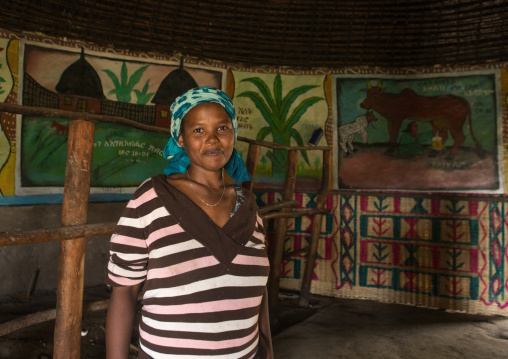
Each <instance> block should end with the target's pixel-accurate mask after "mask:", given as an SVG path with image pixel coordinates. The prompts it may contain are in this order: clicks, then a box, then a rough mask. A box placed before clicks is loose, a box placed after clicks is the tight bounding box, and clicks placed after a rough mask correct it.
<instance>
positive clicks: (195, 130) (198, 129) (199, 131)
mask: <svg viewBox="0 0 508 359" xmlns="http://www.w3.org/2000/svg"><path fill="white" fill-rule="evenodd" d="M192 132H197V133H201V132H203V129H202V128H195V129H194V130H193V131H192Z"/></svg>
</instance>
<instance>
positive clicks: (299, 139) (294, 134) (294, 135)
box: [291, 128, 310, 166]
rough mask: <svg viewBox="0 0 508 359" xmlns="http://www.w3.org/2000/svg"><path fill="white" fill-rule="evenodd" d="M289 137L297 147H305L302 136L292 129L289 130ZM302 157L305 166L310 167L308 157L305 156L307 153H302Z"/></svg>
mask: <svg viewBox="0 0 508 359" xmlns="http://www.w3.org/2000/svg"><path fill="white" fill-rule="evenodd" d="M291 137H292V138H294V139H295V141H296V143H297V144H298V146H305V144H304V143H303V139H302V136H301V135H300V133H299V132H298V131H297V130H295V129H294V128H292V129H291ZM302 157H303V159H304V160H305V162H307V164H308V165H309V166H310V162H309V157H308V156H307V151H302Z"/></svg>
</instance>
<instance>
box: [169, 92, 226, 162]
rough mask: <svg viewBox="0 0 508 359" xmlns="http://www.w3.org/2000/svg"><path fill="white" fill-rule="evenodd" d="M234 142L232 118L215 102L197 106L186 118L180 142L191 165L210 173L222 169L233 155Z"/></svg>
mask: <svg viewBox="0 0 508 359" xmlns="http://www.w3.org/2000/svg"><path fill="white" fill-rule="evenodd" d="M234 141H235V136H234V130H233V124H232V123H231V118H230V117H229V115H228V113H227V112H226V110H224V108H223V107H222V106H221V105H219V104H218V103H215V102H205V103H202V104H200V105H197V106H196V107H194V108H193V109H192V110H190V111H189V113H188V114H187V115H185V117H184V120H183V126H182V131H181V133H180V137H179V139H178V143H179V145H180V146H182V147H183V148H185V151H186V152H187V155H188V156H189V159H190V162H191V166H192V165H195V166H198V167H201V168H203V169H206V170H209V171H216V170H220V169H221V168H222V167H224V165H225V164H226V163H227V162H228V160H229V158H230V157H231V154H232V153H233V145H234Z"/></svg>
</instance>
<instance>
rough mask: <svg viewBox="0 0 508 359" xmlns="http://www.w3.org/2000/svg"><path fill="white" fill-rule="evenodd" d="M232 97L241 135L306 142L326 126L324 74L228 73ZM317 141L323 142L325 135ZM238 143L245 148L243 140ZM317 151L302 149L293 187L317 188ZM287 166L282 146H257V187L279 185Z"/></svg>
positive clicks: (289, 142) (297, 143) (284, 142)
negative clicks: (269, 147) (316, 130)
mask: <svg viewBox="0 0 508 359" xmlns="http://www.w3.org/2000/svg"><path fill="white" fill-rule="evenodd" d="M233 76H234V87H235V89H234V94H235V95H234V96H235V97H234V102H235V106H236V108H237V112H238V116H239V117H238V120H239V126H240V128H241V130H240V131H241V135H242V136H245V137H248V138H251V139H257V140H265V141H270V142H275V143H278V144H281V145H284V146H291V145H292V146H307V144H308V141H309V139H310V137H311V135H312V132H313V131H314V130H315V129H317V128H319V127H321V128H324V127H325V123H326V119H327V118H328V104H327V101H326V100H327V99H326V96H325V86H324V82H325V76H324V75H323V76H291V75H280V74H259V73H255V74H253V73H251V72H248V73H247V72H233ZM320 145H325V141H324V139H323V140H322V142H321V143H320ZM238 148H239V149H240V150H241V151H242V152H245V153H246V149H247V145H245V144H242V143H239V145H238ZM321 164H322V153H321V151H302V152H300V153H299V158H298V167H297V168H298V171H297V187H298V188H319V185H320V181H321ZM286 168H287V151H283V150H270V149H266V148H262V149H261V152H260V155H259V164H258V166H257V169H256V178H255V181H256V188H257V189H264V188H280V187H281V186H282V184H283V181H284V178H285V173H286Z"/></svg>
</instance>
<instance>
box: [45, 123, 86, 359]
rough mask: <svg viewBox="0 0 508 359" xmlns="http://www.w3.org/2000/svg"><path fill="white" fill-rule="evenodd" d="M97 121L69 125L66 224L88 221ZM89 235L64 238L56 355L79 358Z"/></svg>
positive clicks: (58, 298) (60, 357)
mask: <svg viewBox="0 0 508 359" xmlns="http://www.w3.org/2000/svg"><path fill="white" fill-rule="evenodd" d="M94 131H95V125H94V124H93V122H90V121H84V120H75V121H72V122H71V123H70V125H69V141H68V147H67V167H66V171H65V187H64V197H63V206H62V226H64V227H65V226H72V225H79V224H85V223H86V222H87V213H88V198H89V196H90V178H91V172H92V155H93V139H94ZM85 248H86V238H78V239H74V240H72V241H62V242H60V262H59V268H58V286H57V303H56V322H55V335H54V342H55V343H54V356H53V358H54V359H74V358H79V357H80V353H81V316H82V313H83V283H84V267H85Z"/></svg>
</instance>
